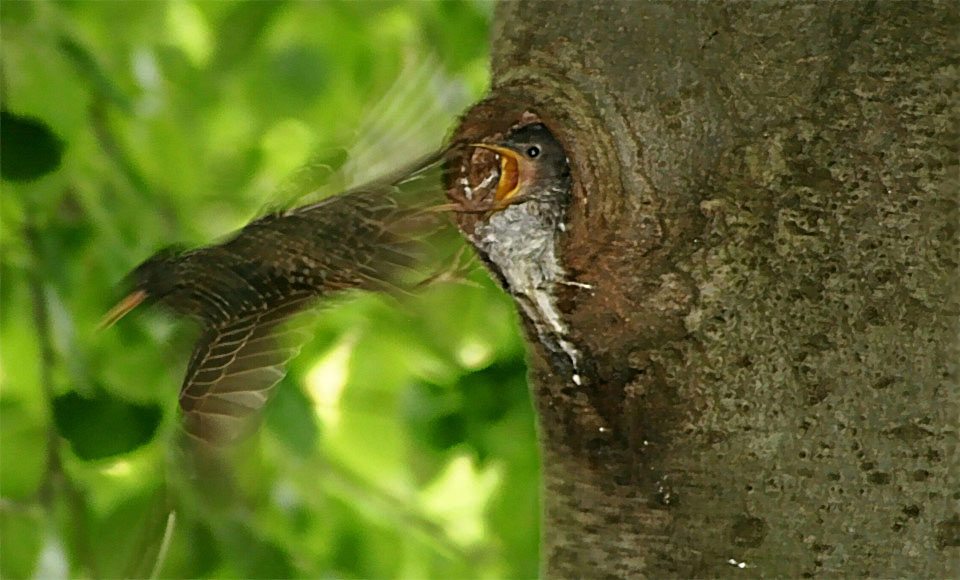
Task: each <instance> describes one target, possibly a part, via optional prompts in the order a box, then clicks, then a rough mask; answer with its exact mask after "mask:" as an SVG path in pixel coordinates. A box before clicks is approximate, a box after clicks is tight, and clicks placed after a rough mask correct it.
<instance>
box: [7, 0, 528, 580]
mask: <svg viewBox="0 0 960 580" xmlns="http://www.w3.org/2000/svg"><path fill="white" fill-rule="evenodd" d="M491 8H492V7H491V5H489V4H487V3H478V2H442V3H431V2H414V3H392V2H350V3H340V2H321V3H274V2H242V3H221V2H196V3H190V2H169V3H164V2H125V3H111V2H47V3H7V2H5V3H4V4H3V9H2V12H0V27H2V40H0V42H2V54H0V64H2V71H0V74H2V77H0V99H2V107H3V109H4V112H5V113H4V118H3V123H2V126H0V135H2V137H3V151H2V156H0V161H2V162H3V163H2V164H3V175H4V181H3V183H2V189H3V192H2V202H0V203H2V205H0V216H2V232H0V234H2V238H0V268H2V269H0V299H2V308H0V322H2V329H0V349H2V350H0V380H2V391H0V493H2V503H0V518H2V519H0V574H2V576H3V577H5V578H22V577H32V576H72V577H97V578H101V577H110V578H113V577H123V576H128V577H129V576H132V577H145V576H149V575H150V574H151V573H152V571H153V569H154V568H155V567H156V566H157V553H158V551H159V549H160V546H161V543H162V538H163V536H164V532H165V530H167V531H168V532H170V540H169V552H168V555H167V557H166V559H165V560H164V561H163V562H162V566H161V567H160V569H159V570H158V575H159V576H161V577H225V578H230V577H265V578H266V577H311V578H317V577H333V578H335V577H347V578H391V577H402V578H424V577H436V578H503V577H534V576H536V571H537V542H538V536H537V533H538V532H537V521H538V514H539V504H538V486H539V474H538V463H537V455H536V448H535V431H534V417H533V413H532V411H531V409H530V403H529V397H528V394H527V390H526V385H525V378H524V377H525V374H524V373H525V365H524V358H523V357H524V353H523V345H522V342H521V340H520V338H519V334H518V331H517V324H516V320H515V315H514V311H513V306H512V304H511V302H510V301H509V300H508V299H507V298H506V297H505V296H504V295H503V293H502V292H500V291H499V290H498V289H497V288H496V287H495V286H494V285H493V284H492V283H491V282H490V281H489V278H488V277H487V276H486V274H485V273H484V272H482V270H481V269H480V268H478V267H475V268H473V270H472V271H471V272H470V273H469V274H468V275H467V276H466V279H465V280H463V281H461V283H445V284H436V285H434V286H432V287H429V288H428V289H426V290H425V291H423V292H421V293H419V294H418V295H416V296H412V297H408V298H401V299H397V298H390V297H379V296H369V295H368V296H352V297H345V298H343V299H340V300H337V301H336V304H334V305H331V306H328V307H326V308H324V309H323V311H322V312H321V316H319V317H318V321H317V323H316V325H315V328H314V339H313V340H312V341H311V342H310V343H308V344H307V345H306V346H305V347H304V349H303V350H302V352H301V355H300V356H299V357H298V358H296V359H295V360H294V361H293V362H292V363H291V365H290V372H289V374H288V375H287V377H286V378H285V379H284V380H283V382H282V383H281V385H280V387H279V389H278V391H277V395H276V397H275V399H274V400H273V401H272V402H271V403H270V405H269V406H268V409H267V412H266V417H265V422H264V426H263V427H262V428H261V429H260V431H259V432H258V434H257V435H256V436H255V437H254V438H253V439H252V440H250V441H248V442H246V443H245V444H244V445H242V446H241V447H240V448H239V449H238V450H237V451H236V453H235V455H236V457H234V458H232V459H231V460H230V461H226V460H222V461H223V464H222V465H221V464H213V463H212V461H213V460H207V461H201V462H200V463H199V464H191V458H189V457H185V455H184V453H183V452H182V448H181V447H179V445H178V441H179V437H178V420H179V419H178V410H177V403H176V399H177V389H178V387H179V385H180V382H181V380H182V375H183V372H184V369H185V366H186V361H187V358H188V356H189V353H190V348H191V344H192V340H193V338H194V336H195V332H196V331H195V329H193V328H191V326H190V325H189V324H187V323H184V322H180V321H176V320H174V319H173V318H171V317H170V316H168V315H166V314H164V313H163V312H160V311H158V310H157V309H139V310H137V311H135V312H134V313H133V314H131V315H130V316H128V317H127V318H125V319H124V320H123V321H121V322H120V323H119V324H118V325H116V326H115V327H113V328H111V329H110V330H108V331H106V332H103V333H98V332H96V330H95V326H96V322H97V320H98V319H99V317H100V316H101V315H102V314H103V313H104V312H105V311H106V310H107V309H108V308H109V307H110V306H111V305H112V303H113V302H114V301H116V300H117V299H118V298H120V296H121V289H120V282H121V280H122V278H123V276H124V274H126V273H127V272H128V271H129V270H130V269H131V268H132V267H134V266H135V265H137V264H138V263H139V262H141V261H142V260H144V259H145V258H147V257H148V256H149V255H151V254H152V253H153V252H155V251H157V250H159V249H160V248H163V247H164V246H167V245H169V244H172V243H180V244H185V245H188V246H196V245H202V244H206V243H210V242H211V241H213V240H216V239H219V238H222V237H223V236H224V235H225V234H227V233H229V232H231V231H233V230H235V229H237V228H239V227H242V225H243V224H245V223H246V222H248V221H249V220H250V219H252V218H254V217H256V216H258V215H261V214H262V213H263V212H264V211H265V208H267V207H270V206H275V205H277V204H281V203H289V201H290V200H291V199H295V198H296V197H298V196H300V195H302V194H305V193H308V192H309V191H311V190H312V189H314V187H315V186H323V187H322V188H321V189H322V190H323V191H326V192H328V193H329V192H330V191H333V190H335V189H336V188H338V187H342V186H343V184H345V183H349V182H355V181H356V180H357V179H362V178H364V177H372V176H373V175H374V174H375V173H376V172H377V171H383V170H389V169H391V168H395V167H396V165H397V164H399V163H402V162H403V161H406V160H409V159H410V157H411V156H412V155H413V154H414V153H416V152H423V151H428V150H429V149H430V148H432V147H436V146H437V145H438V144H439V143H440V142H442V140H443V138H444V137H445V136H446V135H448V134H449V132H450V131H451V130H452V128H453V127H454V124H455V121H456V115H457V114H459V113H460V112H462V111H463V109H464V108H465V107H467V106H468V105H469V104H470V103H471V102H472V101H475V100H476V99H478V98H480V97H481V96H482V94H483V92H484V90H485V89H486V84H487V44H486V43H487V40H486V36H487V29H488V26H489V19H490V13H491ZM451 250H452V251H455V248H451ZM191 465H192V466H191ZM211 465H213V467H214V468H213V469H210V468H211ZM204 468H207V469H206V473H204ZM210 472H212V473H213V474H214V475H213V476H211V475H210ZM171 514H172V515H171ZM170 520H173V522H174V523H173V525H172V526H168V525H167V522H168V521H170Z"/></svg>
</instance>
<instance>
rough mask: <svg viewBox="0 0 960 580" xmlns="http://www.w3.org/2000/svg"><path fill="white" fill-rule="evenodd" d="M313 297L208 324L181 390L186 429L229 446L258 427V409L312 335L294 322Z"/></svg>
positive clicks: (217, 443)
mask: <svg viewBox="0 0 960 580" xmlns="http://www.w3.org/2000/svg"><path fill="white" fill-rule="evenodd" d="M309 302H310V298H309V297H301V298H295V299H293V300H291V301H289V302H286V303H284V304H283V305H281V306H279V307H277V308H273V309H271V310H266V311H262V312H254V313H251V314H247V315H245V316H242V317H239V318H235V319H231V320H229V321H226V322H224V323H221V324H218V325H211V326H208V327H207V328H206V329H204V331H203V333H202V334H201V336H200V338H199V339H198V341H197V345H196V347H195V348H194V351H193V355H192V356H191V358H190V363H189V365H188V367H187V376H186V378H185V379H184V382H183V387H182V388H181V390H180V408H181V409H183V417H184V425H185V428H186V431H187V432H188V433H189V434H190V435H192V436H194V437H196V438H197V439H200V440H203V441H206V442H208V443H212V444H214V445H227V444H229V443H231V442H233V441H236V440H237V439H240V438H241V437H243V436H244V435H246V434H248V433H250V432H252V431H253V430H254V429H256V427H257V424H258V422H259V417H260V411H261V410H262V409H263V407H264V406H265V405H266V403H267V401H268V400H269V398H270V394H271V392H272V390H273V388H274V387H275V386H276V385H277V383H278V382H280V379H282V378H283V376H284V375H285V374H286V362H287V361H288V360H290V359H291V358H293V357H294V356H296V355H297V353H298V352H299V351H300V347H301V346H302V345H303V343H305V342H306V341H307V340H308V339H309V337H310V335H309V334H308V333H307V332H305V331H304V330H303V329H302V328H301V327H302V326H303V324H297V322H298V321H300V320H302V317H298V320H294V321H290V318H291V317H293V316H294V315H296V314H298V313H300V311H301V310H302V309H303V308H305V307H306V306H307V305H308V304H309Z"/></svg>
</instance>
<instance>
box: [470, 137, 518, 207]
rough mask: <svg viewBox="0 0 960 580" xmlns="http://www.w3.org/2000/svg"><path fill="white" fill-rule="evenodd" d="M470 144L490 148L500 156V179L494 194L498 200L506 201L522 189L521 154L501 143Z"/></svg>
mask: <svg viewBox="0 0 960 580" xmlns="http://www.w3.org/2000/svg"><path fill="white" fill-rule="evenodd" d="M470 145H471V146H473V147H481V148H483V149H488V150H490V151H493V152H494V153H496V154H497V155H499V156H500V181H499V183H497V193H496V194H494V198H495V199H496V200H497V201H504V200H507V199H510V198H511V197H513V196H515V195H516V194H517V191H518V190H519V189H520V167H519V161H520V155H519V154H518V153H517V152H516V151H514V150H512V149H507V148H506V147H500V146H499V145H490V144H488V143H471V144H470Z"/></svg>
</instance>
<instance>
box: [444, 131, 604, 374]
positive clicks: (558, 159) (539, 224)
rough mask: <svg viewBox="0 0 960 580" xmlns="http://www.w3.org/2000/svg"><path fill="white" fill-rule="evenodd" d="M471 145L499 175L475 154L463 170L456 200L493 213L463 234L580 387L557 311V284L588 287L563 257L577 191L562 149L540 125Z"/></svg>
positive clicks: (576, 362) (575, 354)
mask: <svg viewBox="0 0 960 580" xmlns="http://www.w3.org/2000/svg"><path fill="white" fill-rule="evenodd" d="M474 146H476V147H479V148H482V149H487V150H489V151H493V152H494V153H496V154H497V156H498V157H499V169H498V170H494V168H492V167H490V168H489V169H488V170H487V171H490V170H494V171H495V173H493V174H485V172H484V171H480V172H479V174H478V171H477V169H478V167H480V166H483V165H484V164H483V163H482V162H481V161H479V160H478V159H477V158H476V157H477V155H476V154H475V155H474V156H473V157H472V158H471V159H468V160H466V162H465V166H464V167H462V168H461V173H462V174H463V177H461V179H460V180H459V181H458V182H457V185H458V186H459V187H457V188H455V189H457V190H459V191H458V193H457V194H456V195H455V196H454V199H457V200H459V199H460V198H465V199H466V200H467V201H465V202H464V203H465V204H468V205H469V204H470V203H473V204H478V205H479V207H480V208H483V207H492V211H488V212H487V213H486V214H485V215H483V216H482V218H480V219H476V220H475V221H474V222H473V223H472V224H469V225H468V227H467V228H466V229H467V231H469V232H470V233H469V236H470V241H471V242H473V245H474V246H475V247H476V248H477V251H478V252H479V253H480V255H481V256H482V257H483V258H484V260H485V261H486V262H487V264H488V266H489V267H490V269H491V270H492V271H493V272H494V274H495V275H496V276H497V277H498V279H499V280H500V282H501V284H502V285H503V287H504V289H506V290H507V292H509V293H510V294H511V295H513V297H514V298H515V299H516V301H517V303H518V304H519V306H520V310H521V313H522V314H523V315H524V316H525V318H526V319H527V320H528V321H529V322H530V323H531V324H532V326H533V331H534V332H535V333H536V337H535V338H536V339H537V342H539V343H540V344H542V345H544V346H545V347H546V348H547V350H548V351H549V352H550V353H551V355H552V356H553V357H554V358H555V362H556V365H557V366H558V368H565V369H569V373H570V378H571V381H572V382H573V383H575V384H577V385H579V384H580V383H581V380H582V377H581V374H580V372H581V369H580V358H581V356H580V352H579V351H578V349H577V348H576V346H575V345H574V344H573V343H572V342H571V340H570V338H569V331H568V328H567V326H566V323H565V322H564V320H563V316H562V315H561V312H560V310H559V308H558V307H557V298H558V297H557V294H558V290H559V286H560V285H566V286H575V287H584V286H585V285H582V284H579V283H577V282H575V281H574V280H572V279H571V277H570V275H569V273H568V272H567V271H566V270H565V268H564V266H563V264H562V262H561V256H560V251H559V240H560V238H561V236H562V235H563V232H564V231H565V228H566V213H567V208H568V206H569V205H570V201H571V199H572V187H573V185H572V184H573V182H572V179H571V175H570V164H569V161H568V160H567V156H566V153H565V152H564V149H563V146H562V145H561V143H560V142H559V141H558V140H557V138H556V137H555V136H554V135H553V133H552V132H551V131H550V129H549V128H548V127H547V126H546V125H544V124H543V123H540V122H533V123H527V124H523V125H520V126H518V127H515V128H513V129H512V130H511V131H509V132H508V133H507V135H506V136H505V137H504V138H503V139H502V140H500V141H497V142H495V143H475V144H474ZM487 165H489V164H487ZM481 169H482V167H481ZM489 175H495V176H496V181H495V183H496V189H495V190H494V192H493V195H492V199H489V198H490V197H491V196H489V194H488V195H485V192H484V191H483V190H484V189H485V188H490V187H491V186H492V185H493V184H492V183H488V182H490V179H489ZM487 193H489V192H487ZM485 200H487V201H485ZM464 219H465V218H464V217H461V225H463V223H464ZM471 230H472V231H471Z"/></svg>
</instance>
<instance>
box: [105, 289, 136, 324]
mask: <svg viewBox="0 0 960 580" xmlns="http://www.w3.org/2000/svg"><path fill="white" fill-rule="evenodd" d="M146 298H147V293H146V292H144V291H143V290H135V291H133V292H131V293H130V295H129V296H127V297H126V298H124V299H123V300H121V301H120V302H118V303H117V305H116V306H114V307H113V308H111V309H110V311H109V312H107V313H106V314H104V315H103V318H101V319H100V323H99V324H97V330H106V329H108V328H110V327H111V326H113V325H114V324H116V322H117V321H118V320H120V319H121V318H123V317H124V316H125V315H126V314H127V313H128V312H130V311H131V310H133V309H134V308H136V307H137V306H138V305H139V304H140V303H141V302H143V301H144V300H146Z"/></svg>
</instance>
